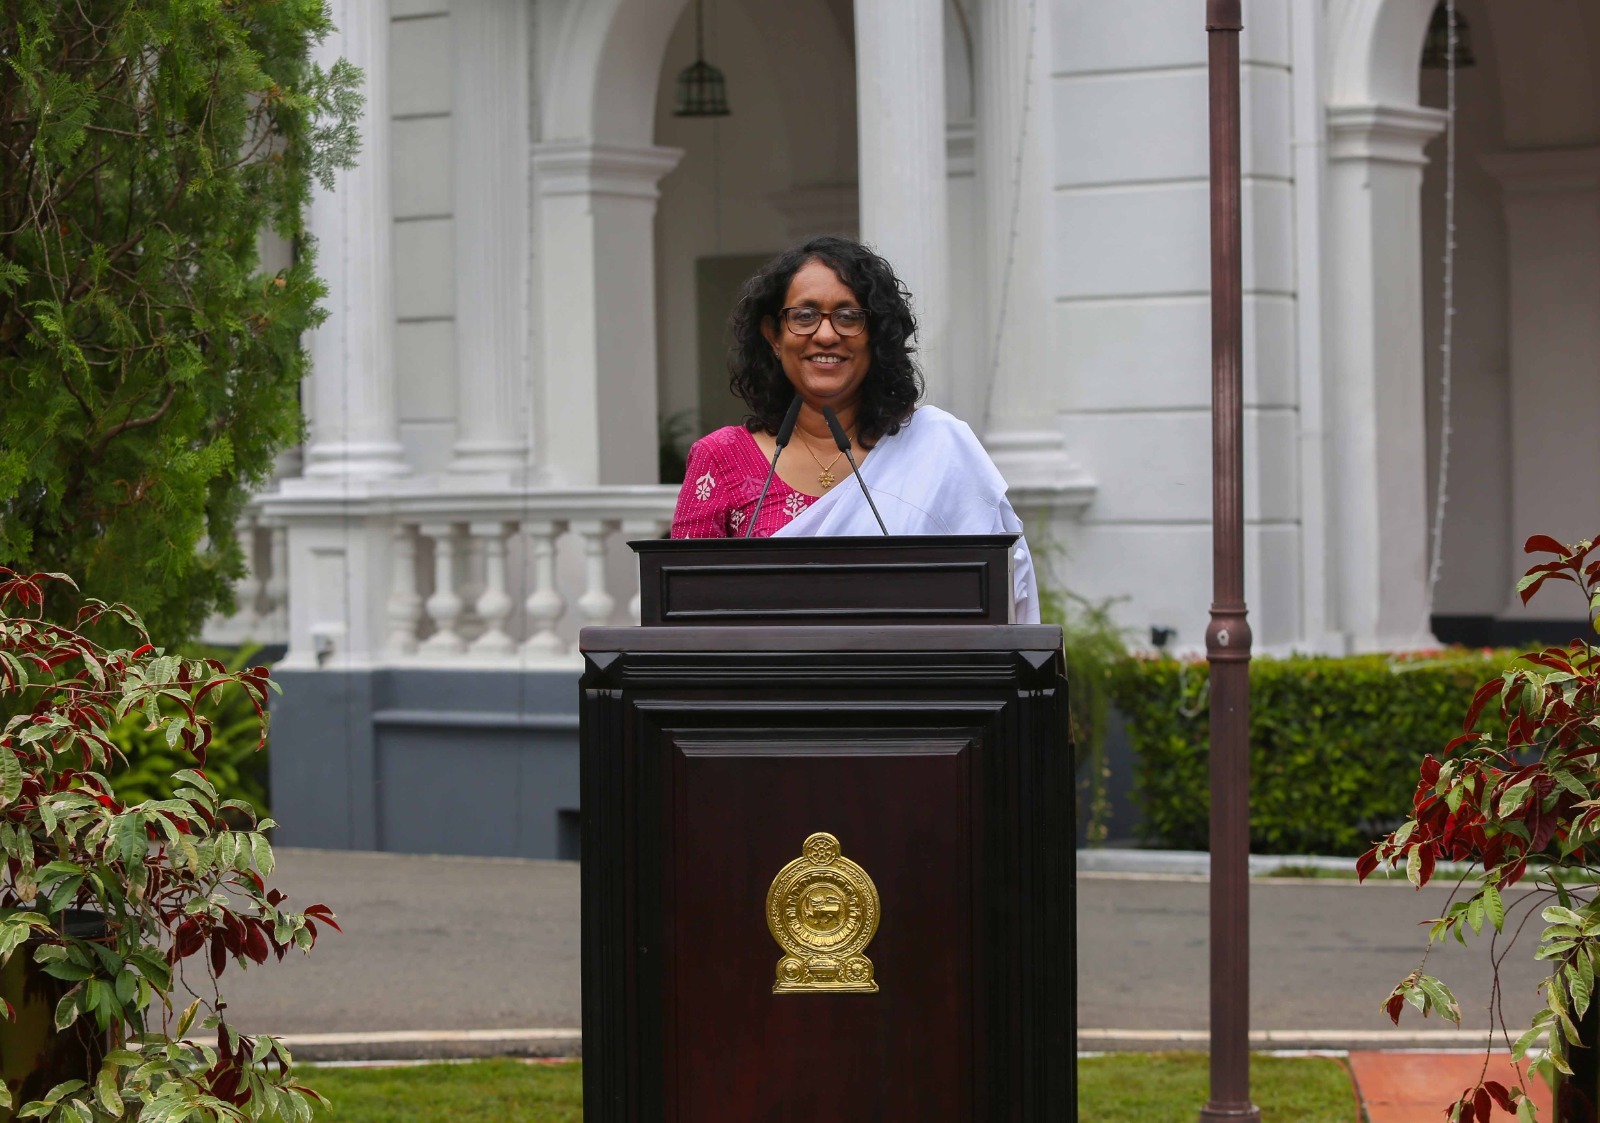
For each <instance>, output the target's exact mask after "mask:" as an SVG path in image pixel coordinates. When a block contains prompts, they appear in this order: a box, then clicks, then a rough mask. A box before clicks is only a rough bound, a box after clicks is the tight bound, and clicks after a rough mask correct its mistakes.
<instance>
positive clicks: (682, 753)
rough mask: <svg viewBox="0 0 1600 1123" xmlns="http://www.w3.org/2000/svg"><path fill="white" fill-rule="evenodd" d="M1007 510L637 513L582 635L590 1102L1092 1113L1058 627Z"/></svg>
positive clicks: (790, 1110)
mask: <svg viewBox="0 0 1600 1123" xmlns="http://www.w3.org/2000/svg"><path fill="white" fill-rule="evenodd" d="M1014 540H1015V538H1014V536H1011V535H1003V536H986V537H933V538H922V537H903V538H833V539H818V538H812V539H787V538H781V539H762V540H751V541H742V540H689V541H678V542H672V541H655V542H640V543H635V544H634V548H635V549H636V550H637V551H638V553H639V556H640V574H641V599H642V606H643V607H642V612H641V616H642V619H643V626H642V627H637V628H586V629H584V631H583V634H582V637H581V640H580V647H581V649H582V651H583V654H584V657H585V667H584V674H583V680H582V690H583V702H582V733H581V739H582V808H583V1056H584V1111H585V1118H586V1119H588V1120H590V1121H591V1123H596V1121H598V1123H657V1121H673V1123H757V1121H761V1123H766V1121H771V1123H785V1121H790V1120H793V1121H795V1123H801V1121H805V1123H811V1121H814V1120H837V1121H841V1123H885V1121H892V1123H901V1121H905V1123H910V1121H913V1120H915V1121H917V1123H936V1121H949V1123H999V1121H1002V1120H1004V1121H1008V1123H1054V1121H1057V1120H1068V1119H1073V1118H1075V1117H1076V1080H1075V1067H1076V1045H1075V1031H1074V1025H1075V1017H1076V985H1075V964H1074V958H1075V939H1074V935H1073V925H1074V911H1075V908H1074V852H1073V846H1074V830H1073V795H1074V792H1073V764H1072V749H1071V745H1070V742H1069V732H1068V720H1067V692H1066V686H1067V684H1066V680H1065V677H1064V675H1063V671H1062V660H1061V631H1060V629H1059V628H1057V627H1054V626H1042V625H1012V624H1009V623H1007V622H1006V621H1007V619H1008V617H1009V614H1010V611H1011V565H1010V557H1011V548H1012V544H1013V542H1014Z"/></svg>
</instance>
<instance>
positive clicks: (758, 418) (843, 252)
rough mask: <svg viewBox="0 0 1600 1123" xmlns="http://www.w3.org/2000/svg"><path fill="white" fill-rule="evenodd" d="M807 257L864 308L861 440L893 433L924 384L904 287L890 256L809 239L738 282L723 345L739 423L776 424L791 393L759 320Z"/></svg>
mask: <svg viewBox="0 0 1600 1123" xmlns="http://www.w3.org/2000/svg"><path fill="white" fill-rule="evenodd" d="M813 261H820V262H822V264H824V265H826V266H827V267H828V268H829V269H832V270H833V271H834V273H835V275H837V276H838V278H839V280H840V281H842V282H843V283H844V285H845V287H846V288H848V289H849V290H850V291H851V292H852V293H854V294H855V297H856V299H857V300H858V301H860V302H861V307H863V308H865V309H866V310H867V340H868V343H869V345H870V348H871V362H870V364H869V365H868V367H867V377H866V379H865V381H863V382H862V384H861V403H860V405H859V407H858V409H857V413H856V432H857V434H858V436H859V439H860V441H861V443H862V444H864V445H868V446H871V445H873V444H876V443H877V442H878V441H879V439H881V438H883V437H887V436H893V435H894V434H895V433H898V432H899V431H900V427H901V426H902V425H904V424H905V423H906V422H907V421H909V420H910V419H911V412H912V410H914V409H916V408H917V401H918V399H920V398H921V397H922V390H923V383H922V375H921V374H920V373H919V372H918V370H917V367H916V364H915V363H914V362H912V360H911V352H912V351H913V350H915V348H913V347H911V346H910V344H909V342H908V341H909V340H910V338H911V335H912V333H913V332H915V331H916V330H917V321H916V318H915V317H914V316H912V314H911V306H910V304H909V302H908V301H909V297H910V296H911V294H910V293H909V292H907V291H906V287H905V285H904V284H903V283H901V281H900V278H899V277H896V276H895V275H894V269H893V268H891V267H890V265H889V263H888V262H887V261H885V260H884V259H883V258H881V257H879V256H878V255H877V254H875V253H873V252H872V251H871V250H869V249H868V248H867V247H866V246H863V245H862V244H861V243H860V242H852V241H850V240H849V239H847V238H830V237H824V238H812V239H811V240H810V241H808V242H805V243H803V244H801V245H798V246H795V247H793V248H792V249H787V250H785V251H784V252H783V253H780V254H779V255H778V256H777V257H775V258H773V259H772V260H771V261H769V262H767V264H766V265H765V266H763V267H762V268H761V269H760V271H758V272H757V273H756V275H755V276H753V277H751V278H750V279H749V280H748V281H746V282H745V283H744V288H743V289H742V290H741V291H740V293H739V303H738V304H736V305H734V309H733V320H732V323H731V325H730V326H731V329H732V335H733V344H732V346H731V347H730V348H729V349H728V385H729V386H730V387H732V389H733V392H734V393H735V394H737V395H738V396H739V397H741V398H743V399H744V403H745V405H747V406H749V407H750V413H749V416H747V417H746V418H745V419H744V425H745V428H746V429H749V430H750V431H751V432H755V431H757V430H764V431H766V432H768V433H776V432H777V431H778V426H779V425H780V424H781V423H782V422H783V415H784V413H785V412H786V411H787V410H788V408H789V403H790V402H791V401H793V400H794V386H793V385H791V384H790V382H789V379H788V377H787V376H786V375H785V374H784V373H783V364H782V363H780V362H779V361H778V357H777V356H776V355H774V354H773V353H772V345H771V344H770V343H768V342H767V339H766V337H765V336H764V335H762V334H761V326H762V324H763V323H772V322H775V321H776V320H777V316H778V312H779V311H780V310H781V309H782V308H783V298H784V297H785V296H786V295H787V294H788V292H789V282H790V281H792V280H794V275H795V274H796V273H798V272H799V271H800V269H801V267H802V266H804V265H806V264H808V263H810V262H813Z"/></svg>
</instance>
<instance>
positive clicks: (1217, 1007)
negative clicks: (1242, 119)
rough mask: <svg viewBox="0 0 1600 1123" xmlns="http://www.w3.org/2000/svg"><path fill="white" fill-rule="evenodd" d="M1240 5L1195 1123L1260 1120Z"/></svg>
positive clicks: (1218, 112)
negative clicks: (1255, 1083)
mask: <svg viewBox="0 0 1600 1123" xmlns="http://www.w3.org/2000/svg"><path fill="white" fill-rule="evenodd" d="M1243 26H1244V23H1243V20H1242V19H1241V14H1240V0H1206V37H1207V40H1208V41H1209V44H1210V73H1211V477H1212V479H1211V550H1212V589H1213V592H1212V603H1211V624H1210V626H1209V627H1207V628H1206V658H1207V660H1208V661H1209V662H1210V664H1211V1099H1210V1100H1209V1101H1208V1102H1207V1103H1206V1105H1205V1107H1203V1108H1201V1109H1200V1119H1201V1123H1212V1121H1221V1120H1259V1119H1260V1118H1261V1112H1260V1110H1259V1109H1257V1108H1256V1106H1255V1105H1254V1104H1252V1103H1251V1102H1250V624H1249V622H1248V621H1247V619H1246V617H1245V603H1244V372H1243V366H1242V359H1243V350H1244V326H1243V315H1244V308H1243V305H1244V295H1243V256H1244V252H1243V247H1242V244H1241V235H1240V183H1239V32H1240V30H1241V29H1242V28H1243Z"/></svg>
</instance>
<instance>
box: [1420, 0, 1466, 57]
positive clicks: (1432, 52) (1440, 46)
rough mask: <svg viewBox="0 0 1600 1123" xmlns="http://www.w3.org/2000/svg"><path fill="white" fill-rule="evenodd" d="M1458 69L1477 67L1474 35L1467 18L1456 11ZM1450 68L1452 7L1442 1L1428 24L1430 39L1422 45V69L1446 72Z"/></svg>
mask: <svg viewBox="0 0 1600 1123" xmlns="http://www.w3.org/2000/svg"><path fill="white" fill-rule="evenodd" d="M1455 15H1456V69H1458V70H1460V69H1463V68H1465V67H1468V66H1477V65H1478V60H1477V59H1476V58H1474V57H1473V55H1472V33H1471V31H1470V30H1469V29H1468V27H1467V17H1466V16H1463V15H1462V14H1461V12H1460V10H1459V9H1457V11H1456V14H1455ZM1449 66H1450V5H1449V4H1448V3H1446V2H1445V0H1440V2H1439V4H1438V6H1437V7H1435V8H1434V9H1433V20H1432V22H1430V23H1429V24H1428V38H1427V39H1426V40H1425V41H1424V42H1423V44H1422V68H1423V69H1424V70H1445V69H1447V68H1448V67H1449Z"/></svg>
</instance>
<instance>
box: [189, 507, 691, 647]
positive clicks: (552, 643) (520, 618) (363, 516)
mask: <svg viewBox="0 0 1600 1123" xmlns="http://www.w3.org/2000/svg"><path fill="white" fill-rule="evenodd" d="M676 494H677V489H676V488H673V487H649V486H639V487H599V488H585V489H572V490H540V489H527V490H517V489H509V490H504V491H501V490H496V491H483V492H477V491H466V490H462V491H455V490H446V489H445V488H444V487H442V486H439V485H438V484H437V482H436V481H435V482H434V483H433V484H430V483H428V482H426V481H422V482H417V481H411V482H407V481H395V482H392V483H390V484H388V485H386V486H385V487H383V488H381V489H380V488H370V489H367V490H364V491H362V492H359V493H355V494H351V493H350V492H348V491H344V490H340V489H321V490H310V489H296V488H292V487H291V488H287V489H284V490H282V491H280V492H277V493H273V494H268V495H266V496H263V497H262V498H261V499H259V500H257V501H256V503H255V504H254V506H253V508H252V513H251V514H250V516H249V518H248V520H247V521H246V522H245V523H244V524H242V525H241V527H240V534H241V535H242V536H244V538H245V539H246V541H245V546H246V554H247V557H249V558H250V559H251V561H252V566H251V569H250V572H249V573H248V574H247V575H246V577H244V578H242V579H241V581H240V583H239V585H238V590H237V592H238V604H239V611H238V613H236V615H235V616H233V617H229V618H226V619H222V618H219V619H216V620H213V621H212V622H211V624H210V625H209V626H208V627H207V629H206V638H207V639H210V640H213V641H214V642H221V643H236V642H243V641H245V640H251V641H254V642H260V643H282V644H287V645H288V647H289V649H290V658H291V660H292V661H294V662H295V663H296V664H298V665H307V664H308V663H309V664H312V665H348V664H350V663H352V662H354V663H361V664H365V665H373V664H390V665H459V666H463V667H467V666H483V665H496V666H502V667H504V666H539V665H547V666H575V665H576V664H577V660H578V656H577V652H576V640H577V633H578V630H579V629H580V628H582V627H585V626H587V625H590V624H607V623H612V624H621V623H628V622H630V621H633V622H636V621H637V620H638V618H639V592H638V567H637V564H636V562H635V560H634V557H633V553H632V551H631V550H629V549H628V548H627V543H628V542H629V541H632V540H634V539H639V538H655V537H660V536H662V535H664V534H665V533H667V530H668V528H669V526H670V525H671V517H672V507H673V503H674V501H675V498H676ZM269 624H270V627H269V626H268V625H269ZM302 631H303V632H305V633H306V634H305V635H300V634H298V633H299V632H302ZM330 637H331V638H330Z"/></svg>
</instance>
